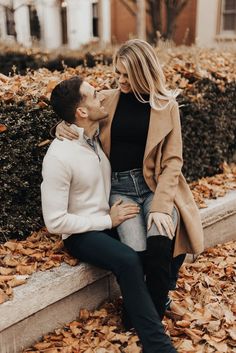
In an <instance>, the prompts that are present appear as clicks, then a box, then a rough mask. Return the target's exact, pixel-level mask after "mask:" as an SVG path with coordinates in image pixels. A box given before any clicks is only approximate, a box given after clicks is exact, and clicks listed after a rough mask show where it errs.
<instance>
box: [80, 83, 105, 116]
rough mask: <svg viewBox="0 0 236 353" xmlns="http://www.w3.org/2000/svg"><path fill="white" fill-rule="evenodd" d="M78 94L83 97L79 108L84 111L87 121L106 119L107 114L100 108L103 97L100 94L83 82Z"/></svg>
mask: <svg viewBox="0 0 236 353" xmlns="http://www.w3.org/2000/svg"><path fill="white" fill-rule="evenodd" d="M80 92H81V94H82V95H83V97H84V99H83V101H82V102H81V104H80V107H81V108H85V109H86V111H87V114H88V118H89V120H93V121H98V120H102V119H104V118H107V116H108V113H107V111H106V110H105V109H104V107H103V106H102V101H103V100H104V96H103V95H102V94H101V93H98V92H97V91H96V90H95V89H94V87H93V86H91V85H90V84H89V83H88V82H85V81H84V82H83V83H82V85H81V88H80Z"/></svg>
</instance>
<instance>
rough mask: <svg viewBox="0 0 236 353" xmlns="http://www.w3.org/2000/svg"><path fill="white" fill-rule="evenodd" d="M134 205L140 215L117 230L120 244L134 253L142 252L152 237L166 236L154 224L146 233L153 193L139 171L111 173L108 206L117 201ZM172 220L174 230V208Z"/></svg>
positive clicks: (175, 215)
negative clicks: (128, 247) (136, 206)
mask: <svg viewBox="0 0 236 353" xmlns="http://www.w3.org/2000/svg"><path fill="white" fill-rule="evenodd" d="M119 199H122V200H123V201H124V202H132V203H136V204H138V205H139V207H140V213H139V214H138V215H137V216H136V217H135V218H131V219H129V220H127V221H125V222H123V223H122V224H121V225H120V226H119V227H118V228H117V231H118V234H119V237H120V240H121V242H122V243H124V244H126V245H128V246H130V247H131V248H132V249H134V250H136V251H144V250H146V248H147V238H148V237H150V236H154V235H164V236H167V234H166V231H165V230H164V231H163V232H162V233H160V232H159V230H158V229H157V227H156V225H155V223H152V226H151V228H150V229H149V230H148V231H147V220H148V216H149V212H150V207H151V203H152V199H153V192H152V191H151V190H150V189H149V187H148V186H147V184H146V182H145V180H144V177H143V173H142V170H141V169H133V170H130V171H125V172H113V173H112V181H111V196H110V204H111V205H113V204H114V203H115V202H116V201H117V200H119ZM172 220H173V223H174V226H175V228H176V226H177V222H178V212H177V210H176V208H175V207H173V211H172Z"/></svg>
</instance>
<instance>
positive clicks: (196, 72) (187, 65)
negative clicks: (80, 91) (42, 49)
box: [0, 47, 236, 107]
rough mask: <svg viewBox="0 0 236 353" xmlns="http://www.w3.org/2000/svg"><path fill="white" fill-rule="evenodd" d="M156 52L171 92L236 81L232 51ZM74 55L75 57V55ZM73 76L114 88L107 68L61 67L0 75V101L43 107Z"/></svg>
mask: <svg viewBox="0 0 236 353" xmlns="http://www.w3.org/2000/svg"><path fill="white" fill-rule="evenodd" d="M156 50H157V54H158V56H159V58H160V62H161V63H162V65H163V70H164V73H165V76H166V80H167V82H168V84H169V85H170V86H171V87H173V88H176V87H178V88H180V89H183V90H186V92H187V91H188V90H190V91H191V88H192V86H193V85H194V83H195V82H196V81H198V80H199V79H202V78H208V79H210V80H211V81H213V82H215V83H216V84H217V85H218V87H219V88H220V89H221V90H222V91H224V87H225V84H227V83H230V82H233V81H235V80H236V73H235V52H234V51H225V52H222V51H219V50H214V49H212V50H211V49H200V48H197V47H192V48H189V47H187V48H186V47H177V48H170V49H168V50H162V49H160V48H157V49H156ZM38 55H40V54H38ZM42 55H43V54H42ZM74 55H75V56H76V53H74ZM101 55H102V54H101ZM74 75H81V76H83V77H86V79H87V80H88V82H89V83H91V84H92V85H93V86H95V87H96V88H97V89H98V90H99V89H107V88H114V87H116V86H117V83H116V80H115V73H114V71H113V68H112V66H111V65H110V66H106V65H100V64H99V65H97V66H95V67H93V68H89V67H83V66H78V67H76V68H70V67H66V66H65V69H64V72H60V71H54V72H51V71H49V70H48V69H45V68H41V69H38V70H36V71H33V72H32V71H30V70H29V71H28V73H27V74H26V75H24V76H21V75H17V74H15V75H13V76H11V77H7V76H5V75H3V74H1V73H0V83H1V85H0V99H1V100H3V101H5V102H13V101H14V102H16V101H22V100H23V101H25V102H28V103H29V104H33V102H36V101H37V102H38V104H39V107H44V106H45V104H47V103H46V102H47V99H48V98H49V97H50V93H51V91H52V89H53V88H54V87H55V86H56V84H57V83H58V82H60V81H61V80H64V79H67V78H70V77H72V76H74ZM203 94H204V92H199V93H198V94H197V95H193V96H192V100H193V101H196V100H201V99H202V95H203ZM189 95H191V92H190V93H189ZM45 100H46V102H45Z"/></svg>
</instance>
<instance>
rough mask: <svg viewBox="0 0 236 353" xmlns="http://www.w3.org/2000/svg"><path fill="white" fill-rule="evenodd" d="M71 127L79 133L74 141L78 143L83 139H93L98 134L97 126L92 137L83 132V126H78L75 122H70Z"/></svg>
mask: <svg viewBox="0 0 236 353" xmlns="http://www.w3.org/2000/svg"><path fill="white" fill-rule="evenodd" d="M70 127H71V128H72V130H74V131H75V132H78V134H79V138H78V139H77V140H75V141H77V142H79V143H83V142H84V141H85V140H86V141H88V140H93V139H95V138H96V137H98V136H99V128H98V129H97V130H96V132H95V134H94V136H93V138H92V139H91V138H90V137H88V136H86V135H85V133H84V128H83V127H79V126H77V125H75V124H71V126H70Z"/></svg>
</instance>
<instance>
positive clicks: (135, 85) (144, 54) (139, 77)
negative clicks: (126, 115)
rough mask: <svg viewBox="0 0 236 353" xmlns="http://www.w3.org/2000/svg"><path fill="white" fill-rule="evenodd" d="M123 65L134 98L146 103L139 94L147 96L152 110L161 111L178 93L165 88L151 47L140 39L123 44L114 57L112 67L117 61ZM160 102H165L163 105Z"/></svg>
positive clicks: (161, 72)
mask: <svg viewBox="0 0 236 353" xmlns="http://www.w3.org/2000/svg"><path fill="white" fill-rule="evenodd" d="M118 59H119V60H120V62H121V63H122V64H123V65H124V67H125V69H126V71H127V74H128V78H129V81H130V86H131V89H132V91H133V92H134V94H135V96H136V98H137V99H138V100H139V101H140V102H143V103H147V101H145V100H144V99H143V97H142V95H141V93H144V94H149V95H150V98H149V103H150V105H151V107H152V108H154V109H157V110H159V109H163V108H164V107H166V106H167V105H168V104H169V102H170V101H171V100H173V99H175V97H176V96H177V95H178V93H179V92H178V91H177V90H175V91H171V90H168V89H167V88H166V86H165V76H164V74H163V71H162V68H161V65H160V63H159V60H158V58H157V55H156V52H155V50H154V49H153V47H152V46H151V45H150V44H148V43H147V42H145V41H144V40H141V39H131V40H128V41H127V42H126V43H124V44H123V45H122V46H121V47H120V48H119V49H118V51H117V52H116V54H115V56H114V66H116V63H117V60H118ZM160 100H167V103H166V104H164V105H163V102H162V103H161V101H160Z"/></svg>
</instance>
